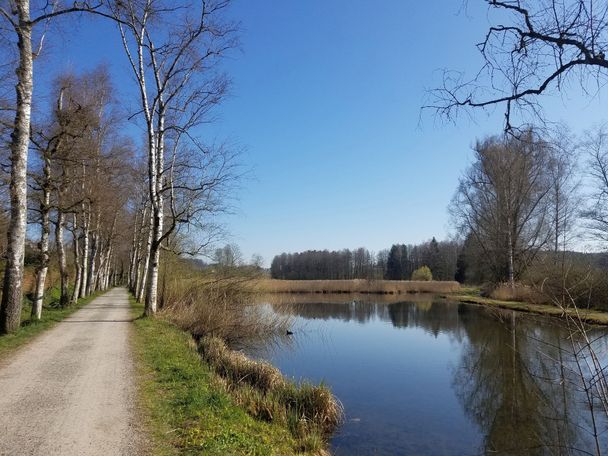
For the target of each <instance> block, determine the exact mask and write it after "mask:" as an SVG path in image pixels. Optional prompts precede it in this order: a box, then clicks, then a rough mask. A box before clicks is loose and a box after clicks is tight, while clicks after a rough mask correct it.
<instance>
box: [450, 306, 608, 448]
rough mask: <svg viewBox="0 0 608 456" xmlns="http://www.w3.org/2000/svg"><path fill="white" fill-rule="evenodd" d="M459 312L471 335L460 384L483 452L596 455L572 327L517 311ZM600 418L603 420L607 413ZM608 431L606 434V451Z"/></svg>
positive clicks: (460, 394)
mask: <svg viewBox="0 0 608 456" xmlns="http://www.w3.org/2000/svg"><path fill="white" fill-rule="evenodd" d="M459 313H460V315H461V322H462V325H463V327H464V328H465V331H466V335H467V338H466V342H465V344H464V346H463V352H462V357H461V362H460V364H459V365H458V367H457V368H456V369H455V372H454V387H455V390H456V393H457V395H458V397H459V399H460V401H461V402H462V405H463V407H464V409H465V412H466V413H467V415H468V416H469V417H470V418H471V419H472V420H473V421H474V422H476V423H477V424H478V425H479V426H480V427H481V429H482V431H483V434H484V436H485V438H484V443H483V450H484V452H485V453H486V454H501V455H549V454H555V455H571V454H597V451H596V448H595V441H594V440H593V438H592V433H593V432H592V426H591V424H590V421H591V416H590V411H589V407H588V405H586V404H585V396H584V395H583V394H582V391H581V389H580V385H581V382H580V378H579V377H578V376H577V375H576V373H575V371H574V370H573V367H574V360H573V359H572V353H571V352H570V351H568V350H567V347H570V346H571V344H570V343H569V341H568V337H569V336H570V335H569V333H568V331H566V330H565V329H564V328H561V327H560V326H559V325H557V324H556V322H555V321H550V320H546V319H542V318H536V317H532V316H529V315H521V314H520V315H517V314H516V313H515V312H496V311H494V312H490V311H479V310H478V309H475V311H473V312H472V311H471V308H470V307H468V306H464V305H461V306H459ZM496 322H498V323H499V324H497V323H496ZM596 418H598V417H596ZM599 418H601V419H602V421H603V422H604V427H605V423H606V421H605V417H599ZM607 438H608V436H606V435H604V436H603V438H600V440H602V439H603V442H600V449H601V447H602V446H603V447H604V448H603V451H605V447H606V439H607Z"/></svg>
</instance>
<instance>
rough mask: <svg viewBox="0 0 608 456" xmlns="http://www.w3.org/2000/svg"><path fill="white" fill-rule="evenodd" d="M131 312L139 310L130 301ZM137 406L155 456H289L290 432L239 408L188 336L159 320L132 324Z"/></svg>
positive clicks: (293, 448) (294, 445)
mask: <svg viewBox="0 0 608 456" xmlns="http://www.w3.org/2000/svg"><path fill="white" fill-rule="evenodd" d="M131 302H132V305H133V314H134V315H135V316H138V315H141V313H142V311H143V308H142V307H141V306H140V305H139V304H137V303H135V302H134V300H131ZM133 339H134V352H135V356H136V359H137V369H138V376H137V378H138V379H139V391H140V403H141V406H142V411H143V415H144V416H145V417H146V418H145V422H146V423H145V424H146V427H147V428H148V430H149V432H150V435H151V437H152V442H151V445H152V448H151V451H152V454H156V455H173V454H188V455H195V454H200V455H210V456H212V455H222V456H230V455H235V456H236V455H255V456H257V455H292V454H299V453H298V442H296V440H295V439H294V437H293V436H292V434H291V433H290V431H289V429H288V428H286V427H285V426H281V425H278V424H276V423H269V422H265V421H262V420H258V419H254V418H253V417H251V416H250V415H248V414H247V413H246V412H245V410H243V409H242V408H240V407H238V406H237V405H236V404H235V402H234V400H233V399H232V397H231V396H230V395H229V394H228V393H227V392H226V391H225V390H224V389H223V388H222V386H221V381H219V378H218V377H217V375H216V374H215V373H214V372H213V371H212V370H211V368H210V367H209V366H208V365H207V364H205V363H203V362H202V361H201V358H200V356H199V355H198V353H197V351H196V346H195V344H194V343H193V341H192V338H191V337H190V335H188V334H187V333H186V332H184V331H182V330H180V329H178V328H177V327H176V326H174V325H172V324H171V323H169V322H167V321H165V320H163V319H162V318H154V319H153V318H140V319H137V320H135V323H134V338H133Z"/></svg>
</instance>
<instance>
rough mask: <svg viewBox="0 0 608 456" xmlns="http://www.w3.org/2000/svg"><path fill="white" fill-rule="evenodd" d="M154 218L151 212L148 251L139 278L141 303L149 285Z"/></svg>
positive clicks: (147, 241) (138, 296) (147, 242)
mask: <svg viewBox="0 0 608 456" xmlns="http://www.w3.org/2000/svg"><path fill="white" fill-rule="evenodd" d="M153 220H154V218H153V214H152V212H150V221H149V227H148V238H147V240H146V251H145V257H144V261H143V264H142V267H141V276H140V278H139V289H138V291H137V301H138V302H141V300H142V299H143V297H144V293H145V291H146V284H147V281H148V280H147V279H148V265H149V264H150V254H151V249H152V236H153V229H152V224H153V223H154V222H153Z"/></svg>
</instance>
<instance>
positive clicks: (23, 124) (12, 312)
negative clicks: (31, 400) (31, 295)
mask: <svg viewBox="0 0 608 456" xmlns="http://www.w3.org/2000/svg"><path fill="white" fill-rule="evenodd" d="M13 7H14V8H15V10H16V12H17V15H18V21H19V23H18V24H17V27H16V32H17V37H18V48H19V66H18V68H17V85H16V88H15V89H16V94H17V107H16V113H15V124H14V128H13V132H12V134H11V144H10V149H11V183H10V197H11V211H10V221H9V229H8V243H7V253H6V269H5V271H4V282H3V287H2V301H1V303H0V333H9V332H13V331H15V330H17V328H19V325H20V323H21V305H22V304H21V297H22V288H23V266H24V265H23V260H24V253H25V235H26V228H27V153H28V147H29V140H30V124H31V113H32V89H33V78H34V62H33V54H32V24H31V22H30V2H29V0H16V1H15V2H14V4H13Z"/></svg>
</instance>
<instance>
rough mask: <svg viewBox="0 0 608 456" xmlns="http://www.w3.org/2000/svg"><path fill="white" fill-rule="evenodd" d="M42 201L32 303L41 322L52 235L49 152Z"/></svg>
mask: <svg viewBox="0 0 608 456" xmlns="http://www.w3.org/2000/svg"><path fill="white" fill-rule="evenodd" d="M43 160H44V167H43V174H44V177H43V183H42V200H41V201H40V241H39V242H38V249H39V250H40V265H39V266H38V267H37V268H36V290H35V292H34V302H33V303H32V320H40V317H42V303H43V301H44V289H45V285H46V275H47V273H48V270H49V235H50V233H51V227H50V215H51V207H50V205H51V188H50V187H51V161H50V159H49V156H48V151H46V152H45V153H44V157H43Z"/></svg>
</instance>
